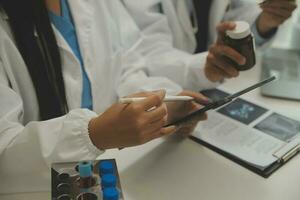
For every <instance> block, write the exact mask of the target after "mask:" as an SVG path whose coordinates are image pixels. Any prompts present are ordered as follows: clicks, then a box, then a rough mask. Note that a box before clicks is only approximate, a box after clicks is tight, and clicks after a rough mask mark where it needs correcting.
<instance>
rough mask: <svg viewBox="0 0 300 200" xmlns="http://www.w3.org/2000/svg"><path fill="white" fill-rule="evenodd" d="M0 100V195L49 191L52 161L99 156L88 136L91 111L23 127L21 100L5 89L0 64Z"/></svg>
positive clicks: (82, 111)
mask: <svg viewBox="0 0 300 200" xmlns="http://www.w3.org/2000/svg"><path fill="white" fill-rule="evenodd" d="M0 97H1V98H0V180H1V181H0V193H9V192H29V191H49V190H50V188H51V183H50V165H51V163H52V162H66V161H78V160H89V159H96V158H97V157H98V156H99V155H100V154H101V153H102V152H101V151H100V150H98V149H97V148H96V147H95V146H94V145H93V144H92V142H91V141H90V138H89V135H88V123H89V120H90V119H91V118H93V117H95V116H96V114H95V113H93V112H91V111H88V110H83V109H78V110H73V111H71V112H70V113H68V114H66V115H65V116H63V117H60V118H55V119H52V120H48V121H41V122H39V121H31V122H29V123H27V124H24V123H23V121H24V120H23V112H24V109H23V103H22V99H21V97H20V96H19V95H18V94H17V93H16V92H15V91H14V90H12V89H11V88H10V87H9V84H8V81H7V78H6V76H5V73H4V70H3V68H2V65H1V62H0ZM37 109H38V108H37Z"/></svg>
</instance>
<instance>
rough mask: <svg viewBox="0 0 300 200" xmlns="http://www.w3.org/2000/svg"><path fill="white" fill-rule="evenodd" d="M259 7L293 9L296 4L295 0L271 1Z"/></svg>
mask: <svg viewBox="0 0 300 200" xmlns="http://www.w3.org/2000/svg"><path fill="white" fill-rule="evenodd" d="M261 8H262V9H264V8H275V9H280V10H288V11H293V10H295V9H296V8H297V4H296V2H295V1H273V2H269V3H266V4H263V5H262V6H261Z"/></svg>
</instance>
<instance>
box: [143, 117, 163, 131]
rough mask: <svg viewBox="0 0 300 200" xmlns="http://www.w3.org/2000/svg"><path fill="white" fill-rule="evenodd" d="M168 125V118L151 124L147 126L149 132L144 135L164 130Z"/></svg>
mask: <svg viewBox="0 0 300 200" xmlns="http://www.w3.org/2000/svg"><path fill="white" fill-rule="evenodd" d="M166 124H167V119H166V118H162V119H160V120H158V121H156V122H153V123H151V124H148V126H147V128H146V129H147V130H146V131H145V132H144V134H150V133H153V132H155V131H159V130H160V129H162V128H163V127H164V126H165V125H166Z"/></svg>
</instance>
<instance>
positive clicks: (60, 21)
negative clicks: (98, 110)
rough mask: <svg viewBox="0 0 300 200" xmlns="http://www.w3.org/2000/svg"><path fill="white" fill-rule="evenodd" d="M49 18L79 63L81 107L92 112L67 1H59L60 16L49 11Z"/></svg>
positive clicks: (86, 78)
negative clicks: (81, 86)
mask: <svg viewBox="0 0 300 200" xmlns="http://www.w3.org/2000/svg"><path fill="white" fill-rule="evenodd" d="M49 17H50V20H51V22H52V23H53V24H54V26H55V27H56V28H57V30H59V32H60V33H61V34H62V36H63V37H64V39H65V40H66V41H67V43H68V45H69V46H70V48H71V49H72V51H73V53H74V54H75V56H76V57H77V59H78V60H79V62H80V65H81V71H82V80H83V83H82V84H83V88H82V89H83V90H82V97H81V107H82V108H87V109H90V110H92V109H93V99H92V90H91V83H90V80H89V78H88V76H87V73H86V71H85V69H84V63H83V59H82V56H81V53H80V47H79V44H78V40H77V35H76V30H75V26H74V23H73V19H72V15H71V11H70V8H69V5H68V2H67V0H61V16H58V15H56V14H55V13H53V12H51V11H49Z"/></svg>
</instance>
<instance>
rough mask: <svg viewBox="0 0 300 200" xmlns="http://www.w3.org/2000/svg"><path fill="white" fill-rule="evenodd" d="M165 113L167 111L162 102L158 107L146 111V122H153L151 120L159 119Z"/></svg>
mask: <svg viewBox="0 0 300 200" xmlns="http://www.w3.org/2000/svg"><path fill="white" fill-rule="evenodd" d="M167 114H168V111H167V109H166V106H164V105H163V104H162V105H160V106H159V107H157V108H156V109H154V110H151V111H149V112H146V113H145V116H146V119H147V122H148V123H153V122H156V121H159V120H161V119H162V118H164V117H165V116H166V115H167Z"/></svg>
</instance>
